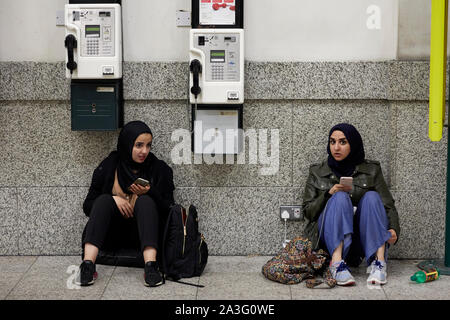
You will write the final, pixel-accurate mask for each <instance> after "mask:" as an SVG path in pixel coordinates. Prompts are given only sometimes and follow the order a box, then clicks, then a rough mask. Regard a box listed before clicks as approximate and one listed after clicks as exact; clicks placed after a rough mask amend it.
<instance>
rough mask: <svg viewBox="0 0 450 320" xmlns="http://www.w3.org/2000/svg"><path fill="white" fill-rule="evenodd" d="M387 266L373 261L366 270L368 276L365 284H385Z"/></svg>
mask: <svg viewBox="0 0 450 320" xmlns="http://www.w3.org/2000/svg"><path fill="white" fill-rule="evenodd" d="M386 269H387V264H386V262H385V261H378V260H377V259H375V260H373V262H372V263H371V264H370V266H369V267H368V268H367V271H368V272H367V273H369V270H370V274H369V277H368V278H367V284H377V285H381V284H386V283H387V280H386V278H387V270H386Z"/></svg>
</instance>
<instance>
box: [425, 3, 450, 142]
mask: <svg viewBox="0 0 450 320" xmlns="http://www.w3.org/2000/svg"><path fill="white" fill-rule="evenodd" d="M447 10H448V0H432V1H431V50H430V97H429V99H430V110H429V127H428V136H429V137H430V140H431V141H440V140H441V139H442V129H443V126H444V117H445V75H446V69H447Z"/></svg>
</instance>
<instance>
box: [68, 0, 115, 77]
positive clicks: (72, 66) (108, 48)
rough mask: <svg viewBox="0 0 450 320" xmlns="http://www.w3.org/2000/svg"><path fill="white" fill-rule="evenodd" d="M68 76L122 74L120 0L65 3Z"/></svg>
mask: <svg viewBox="0 0 450 320" xmlns="http://www.w3.org/2000/svg"><path fill="white" fill-rule="evenodd" d="M65 26H66V38H65V41H64V45H65V47H66V77H67V78H71V79H120V78H122V14H121V7H120V5H119V4H66V5H65Z"/></svg>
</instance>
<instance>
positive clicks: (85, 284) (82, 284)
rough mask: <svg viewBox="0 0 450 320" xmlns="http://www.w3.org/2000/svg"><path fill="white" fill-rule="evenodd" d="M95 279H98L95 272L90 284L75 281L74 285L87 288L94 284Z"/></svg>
mask: <svg viewBox="0 0 450 320" xmlns="http://www.w3.org/2000/svg"><path fill="white" fill-rule="evenodd" d="M97 277H98V274H97V272H95V273H94V278H93V279H92V281H90V282H88V283H81V282H78V281H75V284H76V285H77V286H81V287H87V286H90V285H93V284H94V282H95V280H97Z"/></svg>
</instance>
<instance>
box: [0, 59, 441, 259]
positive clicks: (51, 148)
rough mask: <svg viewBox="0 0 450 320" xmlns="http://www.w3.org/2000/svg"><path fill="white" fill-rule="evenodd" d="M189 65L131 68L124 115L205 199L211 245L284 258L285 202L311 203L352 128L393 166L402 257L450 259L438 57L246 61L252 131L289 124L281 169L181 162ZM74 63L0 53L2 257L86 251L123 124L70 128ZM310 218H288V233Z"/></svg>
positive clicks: (204, 223) (184, 186)
mask: <svg viewBox="0 0 450 320" xmlns="http://www.w3.org/2000/svg"><path fill="white" fill-rule="evenodd" d="M186 68H187V64H185V63H132V62H127V63H125V65H124V94H125V99H126V101H125V121H130V120H135V119H140V120H143V121H145V122H146V123H147V124H149V126H150V127H151V128H152V130H153V132H154V149H153V152H154V153H155V154H156V155H157V156H158V157H160V158H162V159H164V160H165V161H166V162H167V163H168V164H169V165H170V166H171V167H172V168H173V169H174V178H175V185H176V188H177V189H176V193H175V196H176V199H177V201H178V202H180V203H182V204H184V205H187V204H189V203H194V204H196V205H197V207H198V209H199V214H200V227H201V231H202V232H203V233H204V234H205V236H206V238H207V241H208V245H209V248H210V252H211V254H214V255H249V254H264V255H270V254H274V253H276V252H277V251H278V250H279V249H280V246H281V242H282V240H283V239H284V223H283V222H281V220H280V219H279V206H280V205H282V204H300V203H301V201H302V192H303V187H304V183H305V180H306V177H307V173H308V167H309V165H310V164H311V163H313V162H317V161H320V160H321V159H323V158H324V157H325V156H326V140H327V134H328V130H329V128H330V127H331V126H332V125H333V124H335V123H338V122H342V121H348V122H351V123H353V124H354V125H355V126H356V127H357V128H358V129H359V131H360V132H361V135H362V137H363V139H364V142H365V148H366V154H367V157H368V158H371V159H377V160H379V161H381V163H382V169H383V173H384V176H385V178H386V180H387V182H388V184H389V186H390V189H391V191H392V193H393V196H394V198H395V200H396V205H397V209H398V211H399V214H400V220H401V226H402V234H401V236H400V240H399V242H398V244H397V245H396V246H394V247H393V248H391V249H390V256H391V257H396V258H418V259H421V258H438V257H442V256H443V254H444V221H445V185H446V180H445V179H446V154H447V143H446V140H447V133H446V132H445V134H444V138H443V139H442V141H440V142H430V141H429V139H428V138H427V126H428V124H427V121H428V120H427V113H428V102H427V99H428V63H427V62H419V61H412V62H401V61H388V62H355V63H326V62H320V63H318V62H316V63H313V62H311V63H254V62H247V63H246V103H245V105H244V129H269V130H270V129H278V130H279V137H280V150H279V159H280V161H279V170H278V172H277V173H276V174H274V175H269V176H263V175H260V174H259V169H261V168H262V165H261V164H249V163H248V161H247V162H246V163H245V164H234V165H227V164H223V165H218V164H215V165H206V164H191V165H175V164H173V163H172V161H171V159H170V151H171V149H172V148H173V147H174V145H175V144H176V142H173V141H172V140H171V134H172V132H173V131H174V130H175V129H178V128H184V129H189V119H190V114H189V107H188V104H187V102H186V99H187V73H186V72H185V70H186ZM68 99H69V82H68V81H67V80H66V79H64V65H63V63H55V64H53V63H35V62H24V63H13V62H0V150H1V152H0V255H37V254H43V255H60V254H79V253H80V252H81V250H80V240H81V239H80V237H81V231H82V230H83V227H84V225H85V223H86V222H87V218H86V217H85V216H84V214H83V212H82V209H81V205H82V202H83V200H84V197H85V195H86V193H87V190H88V187H89V184H90V179H91V175H92V172H93V169H94V168H95V166H96V165H97V164H98V163H99V162H100V161H101V160H102V159H103V158H104V157H105V156H106V155H107V154H108V153H109V152H110V151H111V150H113V149H114V148H115V144H116V139H117V135H118V132H73V131H71V130H70V102H69V100H68ZM303 226H304V222H290V223H288V232H287V234H288V237H289V238H291V237H294V236H295V235H298V234H300V233H301V230H302V228H303Z"/></svg>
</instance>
